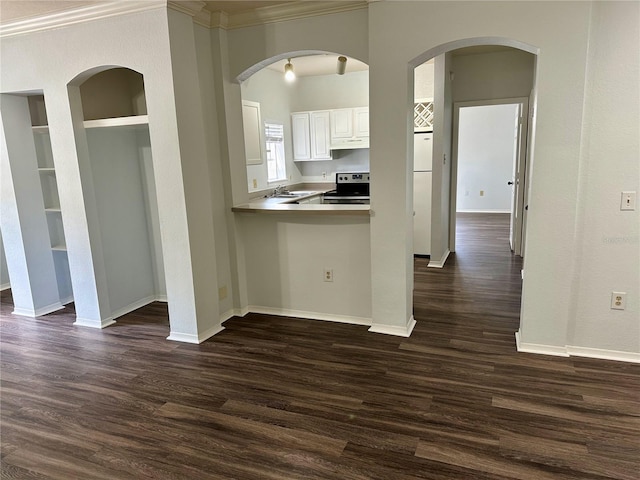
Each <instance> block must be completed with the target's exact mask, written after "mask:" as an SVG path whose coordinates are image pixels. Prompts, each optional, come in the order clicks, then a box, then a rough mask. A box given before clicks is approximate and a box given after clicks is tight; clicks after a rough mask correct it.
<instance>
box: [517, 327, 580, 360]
mask: <svg viewBox="0 0 640 480" xmlns="http://www.w3.org/2000/svg"><path fill="white" fill-rule="evenodd" d="M516 348H517V349H518V351H519V352H523V353H537V354H539V355H553V356H556V357H568V356H569V354H568V353H567V348H566V347H558V346H556V345H540V344H537V343H524V342H523V341H522V339H521V338H520V330H518V331H517V332H516Z"/></svg>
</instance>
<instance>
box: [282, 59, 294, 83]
mask: <svg viewBox="0 0 640 480" xmlns="http://www.w3.org/2000/svg"><path fill="white" fill-rule="evenodd" d="M287 62H288V63H287V64H286V65H285V66H284V79H285V80H286V81H287V82H293V81H294V80H295V79H296V74H295V73H294V72H293V65H292V64H291V59H290V58H288V59H287Z"/></svg>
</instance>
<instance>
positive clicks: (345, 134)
mask: <svg viewBox="0 0 640 480" xmlns="http://www.w3.org/2000/svg"><path fill="white" fill-rule="evenodd" d="M331 148H332V149H333V150H338V149H349V148H369V107H358V108H339V109H336V110H331Z"/></svg>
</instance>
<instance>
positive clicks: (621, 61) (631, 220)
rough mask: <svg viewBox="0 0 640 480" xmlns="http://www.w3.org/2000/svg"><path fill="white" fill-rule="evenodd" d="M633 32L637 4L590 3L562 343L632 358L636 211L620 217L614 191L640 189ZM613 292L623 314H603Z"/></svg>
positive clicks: (636, 342) (639, 344) (638, 39)
mask: <svg viewBox="0 0 640 480" xmlns="http://www.w3.org/2000/svg"><path fill="white" fill-rule="evenodd" d="M639 32H640V10H639V9H638V4H637V3H636V4H633V3H624V2H611V3H609V2H602V3H597V4H595V5H594V10H593V16H592V22H591V36H590V45H591V48H590V52H589V58H588V69H587V86H586V113H585V121H584V123H583V136H582V140H583V141H582V149H583V154H582V162H581V168H580V182H579V184H580V189H579V205H580V208H579V215H578V223H577V227H578V228H577V230H576V232H575V240H574V241H573V242H572V243H571V245H572V247H573V249H574V251H573V255H574V258H575V262H576V267H577V268H576V271H575V277H574V278H575V295H574V297H573V302H572V310H571V324H570V329H569V339H568V341H567V343H568V344H569V345H572V346H579V347H587V348H588V349H602V350H614V351H624V352H635V353H636V354H637V353H638V352H640V247H639V244H640V208H638V206H636V210H635V211H633V212H631V211H625V212H622V211H620V193H621V192H622V191H629V190H630V191H636V192H637V191H639V190H640V160H639V159H640V135H639V134H638V132H639V131H640V98H639V97H640V90H639V89H638V85H640V74H639V72H640V33H639ZM612 291H617V292H627V308H626V310H624V311H620V310H611V309H610V308H609V303H610V300H611V292H612ZM593 353H594V352H593V351H592V350H587V354H593ZM601 353H602V352H601ZM605 353H606V352H605ZM636 359H637V356H636Z"/></svg>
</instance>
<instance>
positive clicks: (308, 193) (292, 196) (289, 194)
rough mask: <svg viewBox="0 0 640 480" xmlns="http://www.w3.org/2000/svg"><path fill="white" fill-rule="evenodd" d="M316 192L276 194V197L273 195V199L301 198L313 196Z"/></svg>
mask: <svg viewBox="0 0 640 480" xmlns="http://www.w3.org/2000/svg"><path fill="white" fill-rule="evenodd" d="M316 193H318V192H308V191H306V190H305V191H297V192H283V193H278V194H276V195H274V197H275V198H296V197H302V196H306V195H314V194H316Z"/></svg>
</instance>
